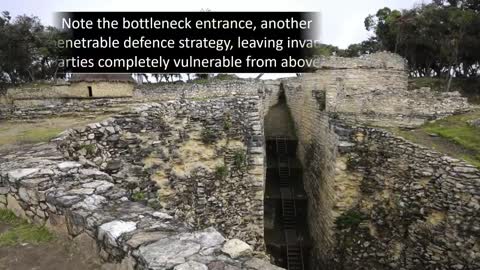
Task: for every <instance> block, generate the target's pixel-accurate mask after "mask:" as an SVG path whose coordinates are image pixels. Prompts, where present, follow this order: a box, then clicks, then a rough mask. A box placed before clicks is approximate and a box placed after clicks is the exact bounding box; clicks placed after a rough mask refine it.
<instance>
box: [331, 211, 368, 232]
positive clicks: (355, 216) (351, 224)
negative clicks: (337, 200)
mask: <svg viewBox="0 0 480 270" xmlns="http://www.w3.org/2000/svg"><path fill="white" fill-rule="evenodd" d="M365 219H366V217H365V216H364V215H363V214H362V213H360V212H359V211H358V210H356V209H350V210H348V211H346V212H344V213H343V214H342V215H341V216H339V217H338V218H337V219H336V220H335V225H336V226H337V228H338V229H340V230H343V229H356V228H358V225H360V223H362V221H364V220H365Z"/></svg>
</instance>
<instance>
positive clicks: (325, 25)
mask: <svg viewBox="0 0 480 270" xmlns="http://www.w3.org/2000/svg"><path fill="white" fill-rule="evenodd" d="M422 2H430V1H429V0H333V1H332V0H239V1H227V0H171V1H167V0H80V1H66V0H0V11H1V10H7V11H10V13H11V14H12V15H19V14H27V15H32V14H33V15H36V16H38V17H40V19H41V20H42V22H43V23H45V24H53V21H54V17H53V12H55V11H199V10H202V9H210V10H212V11H313V12H320V13H321V27H320V28H321V33H320V40H321V41H322V42H323V43H326V44H332V45H335V46H338V47H340V48H346V47H348V45H350V44H352V43H358V42H361V41H363V40H365V39H367V38H368V37H369V35H370V34H369V33H368V32H367V31H366V30H365V27H364V24H363V21H364V19H365V17H366V16H368V14H373V13H375V12H376V11H377V10H378V9H380V8H383V7H389V8H392V9H405V8H411V7H413V6H414V5H415V4H419V3H422Z"/></svg>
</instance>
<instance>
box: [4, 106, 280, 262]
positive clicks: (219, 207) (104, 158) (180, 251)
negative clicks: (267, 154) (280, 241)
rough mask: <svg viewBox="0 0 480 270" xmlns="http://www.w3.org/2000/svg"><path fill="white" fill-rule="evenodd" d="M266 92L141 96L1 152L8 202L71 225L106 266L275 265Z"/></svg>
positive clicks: (53, 224) (61, 226)
mask: <svg viewBox="0 0 480 270" xmlns="http://www.w3.org/2000/svg"><path fill="white" fill-rule="evenodd" d="M259 103H260V99H259V98H258V97H242V98H226V99H217V100H215V101H210V102H180V101H170V102H165V103H160V104H144V105H143V106H141V107H136V108H135V110H133V111H131V112H125V113H123V114H122V115H119V116H117V117H113V118H111V119H108V120H105V121H104V122H102V123H93V124H90V125H88V126H86V127H84V128H80V129H73V130H69V131H67V132H65V133H63V134H62V136H61V137H59V138H57V139H55V140H54V141H55V142H56V144H54V143H48V144H41V145H36V146H32V147H29V148H25V149H24V150H15V151H12V152H7V153H2V155H1V156H0V207H6V208H9V209H12V210H13V211H14V212H15V213H16V214H17V215H19V216H22V217H25V218H27V219H29V220H31V221H33V222H36V223H39V224H45V225H46V226H48V227H49V228H50V229H52V230H55V231H58V232H61V233H64V234H66V235H69V237H71V238H73V241H75V242H78V243H80V244H82V245H83V246H85V247H86V248H85V250H89V251H91V252H92V253H93V255H95V256H97V255H98V256H100V258H101V259H102V260H103V261H104V262H105V263H106V265H105V267H107V266H108V267H111V268H108V267H107V268H106V269H207V268H208V269H257V270H260V269H270V270H278V269H280V268H278V267H275V266H273V265H270V264H269V263H268V262H266V261H265V259H266V257H265V255H263V252H262V250H263V248H264V243H263V189H264V182H263V181H264V175H263V174H264V168H263V165H264V161H263V157H264V152H263V151H264V148H263V131H262V128H261V125H260V115H259V111H258V109H259V107H261V106H260V105H259ZM205 131H208V132H205ZM238 150H241V152H239V153H242V155H241V156H240V157H241V158H240V159H238V157H237V156H236V153H238V152H237V151H238ZM217 157H220V158H219V159H218V158H217ZM217 162H218V163H217ZM218 165H220V166H225V167H226V168H227V172H228V174H223V173H222V172H223V171H218V170H217V169H218ZM152 184H153V185H152ZM152 195H153V196H152ZM152 199H153V200H152ZM211 225H214V226H213V227H212V226H211ZM214 227H216V229H215V228H214ZM217 230H218V231H220V232H222V233H223V235H225V236H226V237H228V238H234V239H232V240H229V241H227V240H226V239H225V238H224V236H222V234H220V233H219V232H218V231H217ZM229 236H234V237H229ZM237 238H240V239H243V240H245V241H246V242H248V243H250V244H251V245H248V244H246V243H245V242H243V241H241V240H239V239H237ZM252 255H255V257H252Z"/></svg>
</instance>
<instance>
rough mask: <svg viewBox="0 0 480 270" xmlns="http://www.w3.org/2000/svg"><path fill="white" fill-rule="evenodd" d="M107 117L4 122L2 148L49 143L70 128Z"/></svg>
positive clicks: (1, 134) (1, 130) (1, 137)
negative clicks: (5, 146)
mask: <svg viewBox="0 0 480 270" xmlns="http://www.w3.org/2000/svg"><path fill="white" fill-rule="evenodd" d="M107 117H108V116H107V115H106V116H101V117H98V118H96V119H85V118H80V117H78V118H74V117H56V118H47V119H36V120H34V121H3V122H1V123H0V146H2V145H13V144H26V143H39V142H48V141H49V140H51V139H53V138H55V137H56V136H57V135H58V134H59V133H61V132H62V131H64V130H66V129H68V128H72V127H78V126H83V125H86V124H88V123H94V122H99V121H101V120H103V119H105V118H107ZM92 150H93V149H92Z"/></svg>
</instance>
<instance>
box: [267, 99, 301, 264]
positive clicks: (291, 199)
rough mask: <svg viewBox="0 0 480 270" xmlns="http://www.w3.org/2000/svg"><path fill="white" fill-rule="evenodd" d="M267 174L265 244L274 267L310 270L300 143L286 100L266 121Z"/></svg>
mask: <svg viewBox="0 0 480 270" xmlns="http://www.w3.org/2000/svg"><path fill="white" fill-rule="evenodd" d="M265 136H266V150H267V174H266V190H265V242H266V247H267V252H268V253H269V254H270V255H271V256H272V257H273V260H274V263H275V264H276V265H278V266H281V267H284V268H286V269H288V270H304V269H309V266H308V262H309V251H310V248H309V247H310V237H309V235H308V227H307V222H306V221H307V220H306V219H307V196H306V194H305V190H304V188H303V183H302V167H301V165H300V162H299V161H298V159H297V158H296V148H297V139H296V136H295V132H294V126H293V121H292V119H291V116H290V113H289V110H288V107H287V105H286V103H285V100H284V98H281V99H280V101H279V103H278V104H277V105H275V106H274V107H272V108H271V109H270V111H269V113H268V114H267V116H266V117H265Z"/></svg>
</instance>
